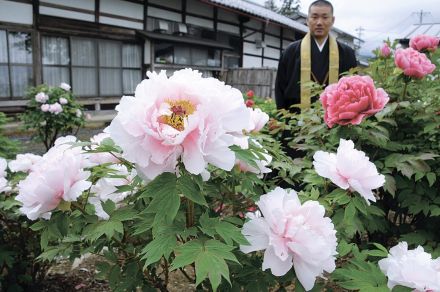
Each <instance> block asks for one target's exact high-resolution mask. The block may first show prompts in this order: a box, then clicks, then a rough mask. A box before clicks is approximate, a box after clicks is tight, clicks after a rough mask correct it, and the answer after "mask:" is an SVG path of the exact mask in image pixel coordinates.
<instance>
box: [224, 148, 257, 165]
mask: <svg viewBox="0 0 440 292" xmlns="http://www.w3.org/2000/svg"><path fill="white" fill-rule="evenodd" d="M229 148H230V149H231V150H232V151H234V153H235V158H236V159H238V160H240V161H243V162H244V163H247V164H249V165H250V166H253V167H255V168H257V169H258V165H257V163H256V162H255V160H257V159H258V157H257V156H255V154H254V153H253V152H252V151H251V150H249V149H241V148H240V147H239V146H236V145H233V146H231V147H229Z"/></svg>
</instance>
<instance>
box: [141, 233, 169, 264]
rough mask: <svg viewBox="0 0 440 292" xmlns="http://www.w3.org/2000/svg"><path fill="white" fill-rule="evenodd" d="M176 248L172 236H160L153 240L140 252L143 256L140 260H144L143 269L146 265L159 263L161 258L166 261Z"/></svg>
mask: <svg viewBox="0 0 440 292" xmlns="http://www.w3.org/2000/svg"><path fill="white" fill-rule="evenodd" d="M176 246H177V239H176V236H175V235H174V234H161V235H160V236H158V237H156V238H154V239H153V240H152V241H151V242H150V243H148V244H147V246H145V247H144V249H143V250H142V253H143V254H144V256H143V257H142V259H143V260H145V259H146V261H145V264H144V269H145V268H146V267H147V266H148V265H150V264H152V263H155V262H157V261H159V260H160V259H161V258H162V256H163V257H165V258H167V259H168V258H169V256H170V254H171V253H172V252H173V249H174V248H175V247H176Z"/></svg>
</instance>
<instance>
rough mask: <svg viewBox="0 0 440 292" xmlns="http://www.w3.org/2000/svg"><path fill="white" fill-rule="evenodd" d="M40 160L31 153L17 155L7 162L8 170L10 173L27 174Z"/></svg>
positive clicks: (39, 157)
mask: <svg viewBox="0 0 440 292" xmlns="http://www.w3.org/2000/svg"><path fill="white" fill-rule="evenodd" d="M41 158H42V157H41V156H39V155H35V154H32V153H25V154H17V156H16V157H15V159H14V160H11V161H9V169H10V170H11V171H12V172H18V171H22V172H29V171H31V169H32V167H33V166H34V165H35V164H36V163H37V162H38V161H40V160H41Z"/></svg>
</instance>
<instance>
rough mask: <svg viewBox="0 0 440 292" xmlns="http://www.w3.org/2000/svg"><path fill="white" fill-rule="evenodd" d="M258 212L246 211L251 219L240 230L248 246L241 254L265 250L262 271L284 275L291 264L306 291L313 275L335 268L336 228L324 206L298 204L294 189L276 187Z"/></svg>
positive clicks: (315, 203) (243, 247) (313, 280)
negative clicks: (269, 270) (327, 215)
mask: <svg viewBox="0 0 440 292" xmlns="http://www.w3.org/2000/svg"><path fill="white" fill-rule="evenodd" d="M256 204H257V206H258V207H259V209H260V211H261V215H262V216H263V217H260V216H259V213H258V211H257V212H256V213H255V214H248V218H250V219H251V220H250V221H248V222H246V223H245V224H244V225H243V229H242V233H243V235H244V236H245V237H246V239H247V240H248V241H249V243H250V245H249V246H244V245H242V246H240V249H241V251H242V252H244V253H249V252H253V251H258V250H265V252H264V260H263V270H266V269H271V272H272V274H274V275H275V276H283V275H285V274H286V273H287V272H288V271H289V270H290V269H291V268H292V266H293V267H294V269H295V273H296V276H297V277H298V280H299V281H300V282H301V284H302V285H303V286H304V288H305V289H306V290H310V289H312V288H313V286H314V284H315V279H316V277H319V276H322V274H323V272H324V271H326V272H329V273H331V272H333V271H334V269H335V255H336V254H337V252H336V246H337V241H336V231H335V228H334V226H333V223H332V222H331V220H330V218H328V217H324V214H325V209H324V207H323V206H321V205H320V204H319V203H318V202H316V201H307V202H305V203H304V204H302V205H301V202H300V201H299V199H298V196H297V194H296V192H295V191H290V192H286V191H285V190H284V189H282V188H279V187H278V188H276V189H275V190H273V191H271V192H269V193H268V194H266V195H263V196H261V197H260V200H259V201H258V202H257V203H256Z"/></svg>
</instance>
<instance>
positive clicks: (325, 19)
mask: <svg viewBox="0 0 440 292" xmlns="http://www.w3.org/2000/svg"><path fill="white" fill-rule="evenodd" d="M334 22H335V17H334V16H333V14H332V10H331V8H330V7H329V6H325V5H316V6H312V7H310V11H309V15H308V17H307V25H308V26H309V29H310V33H311V34H312V36H314V37H315V38H324V37H326V36H327V35H328V33H329V31H330V29H331V28H332V26H333V23H334Z"/></svg>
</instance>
